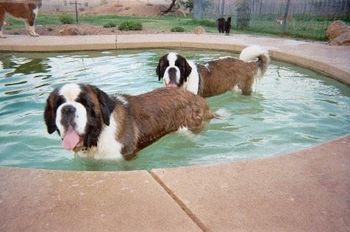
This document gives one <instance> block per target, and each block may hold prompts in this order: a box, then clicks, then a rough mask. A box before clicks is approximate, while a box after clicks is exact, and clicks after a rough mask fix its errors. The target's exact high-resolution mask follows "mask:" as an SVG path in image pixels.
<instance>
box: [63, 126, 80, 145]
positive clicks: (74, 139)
mask: <svg viewBox="0 0 350 232" xmlns="http://www.w3.org/2000/svg"><path fill="white" fill-rule="evenodd" d="M79 140H80V137H79V135H78V133H77V132H75V130H73V128H72V127H69V128H68V131H67V133H66V135H65V136H64V138H63V142H62V145H63V147H64V149H66V150H73V149H74V148H75V147H76V146H77V144H78V143H79Z"/></svg>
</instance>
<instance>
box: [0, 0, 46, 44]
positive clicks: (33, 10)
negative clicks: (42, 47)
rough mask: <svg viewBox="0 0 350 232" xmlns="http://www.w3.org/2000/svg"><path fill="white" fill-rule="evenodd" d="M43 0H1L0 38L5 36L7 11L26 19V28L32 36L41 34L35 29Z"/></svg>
mask: <svg viewBox="0 0 350 232" xmlns="http://www.w3.org/2000/svg"><path fill="white" fill-rule="evenodd" d="M40 7H41V0H0V38H5V36H4V33H3V32H4V21H5V16H6V13H7V14H10V15H11V16H13V17H15V18H19V19H22V20H24V23H25V26H26V29H27V31H28V33H29V35H31V36H39V35H38V34H37V33H36V32H35V29H34V23H35V19H36V17H37V16H38V11H39V8H40Z"/></svg>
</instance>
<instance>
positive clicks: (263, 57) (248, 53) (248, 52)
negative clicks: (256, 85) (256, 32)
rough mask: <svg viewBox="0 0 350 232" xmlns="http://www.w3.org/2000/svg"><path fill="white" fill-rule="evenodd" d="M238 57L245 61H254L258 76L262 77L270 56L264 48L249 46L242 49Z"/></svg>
mask: <svg viewBox="0 0 350 232" xmlns="http://www.w3.org/2000/svg"><path fill="white" fill-rule="evenodd" d="M239 59H240V60H243V61H245V62H256V64H257V65H258V68H259V70H258V77H262V76H263V75H264V74H265V72H266V70H267V67H268V65H269V63H270V56H269V53H268V51H267V50H266V49H264V48H262V47H260V46H256V45H253V46H249V47H246V48H245V49H243V50H242V52H241V54H240V55H239Z"/></svg>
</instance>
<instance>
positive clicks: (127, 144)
mask: <svg viewBox="0 0 350 232" xmlns="http://www.w3.org/2000/svg"><path fill="white" fill-rule="evenodd" d="M213 117H214V114H213V113H212V112H211V111H210V109H209V107H208V105H207V102H206V100H205V99H204V98H202V97H200V96H197V95H195V94H192V93H190V92H189V91H186V90H183V89H180V88H160V89H156V90H153V91H151V92H148V93H144V94H140V95H137V96H130V95H120V94H116V95H107V94H106V93H105V92H103V91H102V90H100V89H98V88H97V87H95V86H92V85H85V84H66V85H64V86H63V87H61V88H57V89H55V90H53V91H52V92H51V93H50V95H49V97H48V98H47V102H46V107H45V112H44V119H45V123H46V126H47V131H48V133H50V134H52V133H53V132H55V131H57V132H58V134H59V135H60V137H61V139H62V145H63V147H64V148H65V149H67V150H71V151H74V152H75V153H77V154H78V155H79V156H81V157H90V158H94V159H119V158H124V159H125V160H130V159H132V158H134V157H135V156H136V153H137V152H138V151H139V150H141V149H142V148H144V147H146V146H148V145H150V144H151V143H153V142H155V141H156V140H158V139H159V138H161V137H162V136H164V135H166V134H169V133H171V132H175V131H177V130H179V129H182V128H187V129H189V130H190V131H192V132H199V131H200V130H201V129H202V128H203V127H204V125H205V123H206V121H208V120H210V119H212V118H213Z"/></svg>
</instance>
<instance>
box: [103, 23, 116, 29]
mask: <svg viewBox="0 0 350 232" xmlns="http://www.w3.org/2000/svg"><path fill="white" fill-rule="evenodd" d="M116 26H117V25H116V24H115V23H112V22H109V23H106V24H105V25H103V27H104V28H109V27H116Z"/></svg>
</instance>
